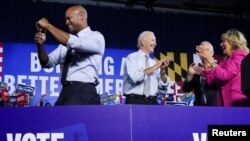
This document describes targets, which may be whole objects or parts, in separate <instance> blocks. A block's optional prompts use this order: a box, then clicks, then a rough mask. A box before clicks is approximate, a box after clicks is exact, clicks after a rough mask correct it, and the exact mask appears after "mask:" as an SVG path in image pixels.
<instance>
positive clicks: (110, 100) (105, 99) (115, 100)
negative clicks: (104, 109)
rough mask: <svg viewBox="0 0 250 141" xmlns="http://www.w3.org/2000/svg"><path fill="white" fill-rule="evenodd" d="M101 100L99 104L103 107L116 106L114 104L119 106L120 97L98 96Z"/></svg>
mask: <svg viewBox="0 0 250 141" xmlns="http://www.w3.org/2000/svg"><path fill="white" fill-rule="evenodd" d="M100 98H101V100H100V101H101V104H103V105H116V104H120V103H121V102H120V96H119V95H118V94H108V93H105V94H101V95H100Z"/></svg>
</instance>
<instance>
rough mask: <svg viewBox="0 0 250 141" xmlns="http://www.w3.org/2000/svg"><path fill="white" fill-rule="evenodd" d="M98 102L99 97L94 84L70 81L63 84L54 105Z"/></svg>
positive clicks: (93, 103)
mask: <svg viewBox="0 0 250 141" xmlns="http://www.w3.org/2000/svg"><path fill="white" fill-rule="evenodd" d="M99 104H100V99H99V95H98V94H97V91H96V88H95V85H94V84H92V83H82V82H77V81H70V82H66V83H65V84H64V85H63V87H62V91H61V93H60V95H59V97H58V99H57V101H56V103H55V106H58V105H99Z"/></svg>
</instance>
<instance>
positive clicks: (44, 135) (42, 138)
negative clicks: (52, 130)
mask: <svg viewBox="0 0 250 141" xmlns="http://www.w3.org/2000/svg"><path fill="white" fill-rule="evenodd" d="M36 137H37V139H40V141H47V139H49V138H50V134H49V133H37V134H36Z"/></svg>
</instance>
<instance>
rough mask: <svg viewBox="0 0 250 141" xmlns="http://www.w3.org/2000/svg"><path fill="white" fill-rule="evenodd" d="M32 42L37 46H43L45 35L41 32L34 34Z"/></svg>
mask: <svg viewBox="0 0 250 141" xmlns="http://www.w3.org/2000/svg"><path fill="white" fill-rule="evenodd" d="M34 40H35V42H36V43H37V45H43V44H44V42H45V41H46V35H45V33H42V32H41V31H38V32H37V33H36V34H35V37H34Z"/></svg>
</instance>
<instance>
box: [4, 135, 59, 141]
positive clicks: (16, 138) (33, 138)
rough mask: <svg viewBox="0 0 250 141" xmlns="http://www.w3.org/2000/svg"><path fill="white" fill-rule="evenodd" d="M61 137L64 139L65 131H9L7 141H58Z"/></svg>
mask: <svg viewBox="0 0 250 141" xmlns="http://www.w3.org/2000/svg"><path fill="white" fill-rule="evenodd" d="M59 139H64V133H37V134H36V135H35V134H33V133H25V134H23V137H22V133H15V134H12V133H7V141H37V140H39V141H47V140H51V141H58V140H59Z"/></svg>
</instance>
